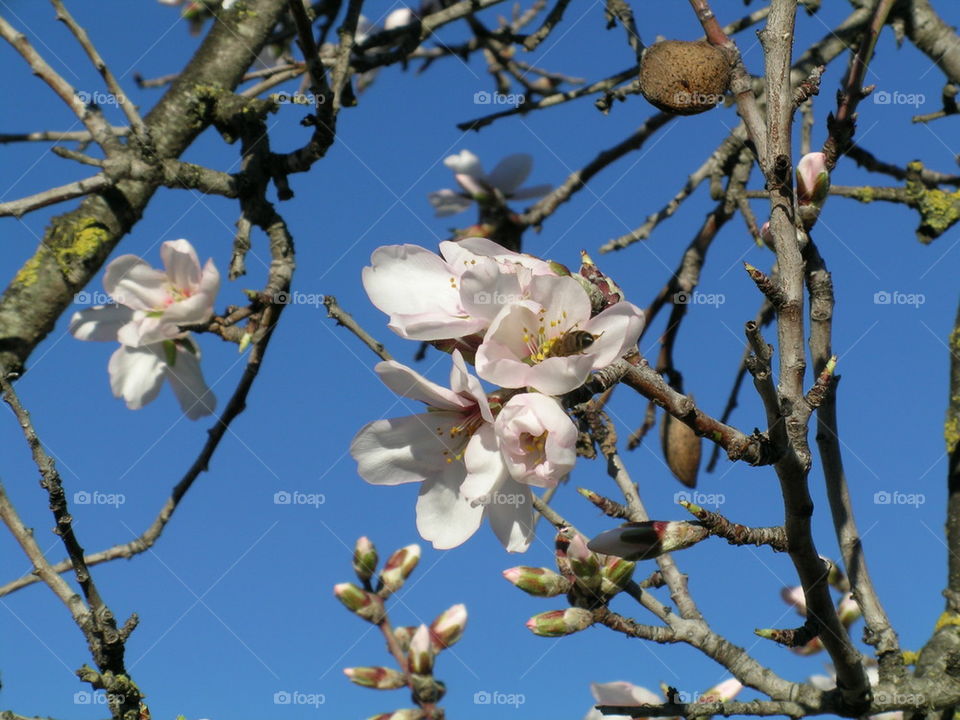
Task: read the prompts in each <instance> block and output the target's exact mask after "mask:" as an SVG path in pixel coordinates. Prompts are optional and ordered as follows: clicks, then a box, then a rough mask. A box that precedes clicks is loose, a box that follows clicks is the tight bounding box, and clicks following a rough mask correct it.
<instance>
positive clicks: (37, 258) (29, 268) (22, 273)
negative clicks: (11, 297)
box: [13, 246, 47, 288]
mask: <svg viewBox="0 0 960 720" xmlns="http://www.w3.org/2000/svg"><path fill="white" fill-rule="evenodd" d="M46 252H47V249H46V248H45V247H43V246H41V247H40V249H39V250H37V252H36V253H35V254H34V256H33V257H32V258H30V259H29V260H27V261H26V262H25V263H24V264H23V267H22V268H20V270H19V271H18V272H17V274H16V275H15V276H14V278H13V284H14V285H15V286H18V287H22V288H28V287H30V286H31V285H33V284H34V283H36V282H37V278H38V270H39V269H40V266H41V265H42V264H43V260H42V259H41V255H43V254H45V253H46Z"/></svg>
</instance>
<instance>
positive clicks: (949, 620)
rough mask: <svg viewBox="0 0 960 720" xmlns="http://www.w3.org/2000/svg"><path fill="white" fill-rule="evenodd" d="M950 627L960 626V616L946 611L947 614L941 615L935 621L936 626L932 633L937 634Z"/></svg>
mask: <svg viewBox="0 0 960 720" xmlns="http://www.w3.org/2000/svg"><path fill="white" fill-rule="evenodd" d="M951 625H958V626H960V615H957V614H956V613H952V612H949V611H947V612H945V613H943V614H942V615H941V616H940V617H939V618H938V619H937V624H936V626H935V627H934V628H933V631H934V632H937V631H939V630H943V628H945V627H949V626H951Z"/></svg>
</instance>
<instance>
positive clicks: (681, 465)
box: [660, 411, 700, 488]
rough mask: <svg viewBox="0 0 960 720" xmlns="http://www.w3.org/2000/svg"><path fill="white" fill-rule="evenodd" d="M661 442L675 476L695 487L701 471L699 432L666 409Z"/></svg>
mask: <svg viewBox="0 0 960 720" xmlns="http://www.w3.org/2000/svg"><path fill="white" fill-rule="evenodd" d="M660 444H661V445H662V446H663V457H664V458H665V459H666V461H667V467H669V468H670V472H672V473H673V476H674V477H675V478H677V480H679V481H680V482H681V483H683V484H684V485H686V486H687V487H688V488H695V487H696V486H697V475H698V473H699V472H700V438H699V437H698V436H697V434H696V433H695V432H694V431H693V430H691V429H690V427H689V426H688V425H687V424H685V423H684V422H682V421H680V420H677V419H676V418H675V417H674V416H673V415H671V414H670V413H668V412H666V411H664V412H663V417H662V418H661V419H660Z"/></svg>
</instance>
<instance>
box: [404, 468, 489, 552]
mask: <svg viewBox="0 0 960 720" xmlns="http://www.w3.org/2000/svg"><path fill="white" fill-rule="evenodd" d="M463 478H464V468H463V465H462V464H459V463H451V464H450V465H449V466H448V467H447V468H445V470H444V472H443V473H441V474H439V475H435V476H433V477H431V478H429V479H428V480H427V481H426V482H424V483H423V486H422V487H421V488H420V497H419V498H417V530H419V532H420V535H422V536H423V538H424V539H426V540H429V541H430V542H431V543H433V547H434V548H436V549H437V550H447V549H449V548H453V547H457V546H458V545H462V544H463V543H464V542H466V541H467V540H469V539H470V537H471V536H472V535H473V534H474V533H475V532H476V531H477V529H478V528H479V527H480V522H481V521H482V520H483V505H476V506H474V505H472V504H471V502H470V501H469V500H468V499H467V498H466V497H464V496H463V495H462V494H461V493H460V485H461V483H462V482H463Z"/></svg>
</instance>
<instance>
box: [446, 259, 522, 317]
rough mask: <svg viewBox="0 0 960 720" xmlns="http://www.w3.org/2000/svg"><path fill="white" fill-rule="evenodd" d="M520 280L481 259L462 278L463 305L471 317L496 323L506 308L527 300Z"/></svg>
mask: <svg viewBox="0 0 960 720" xmlns="http://www.w3.org/2000/svg"><path fill="white" fill-rule="evenodd" d="M520 283H521V276H520V275H518V274H517V273H508V272H503V271H502V270H501V268H500V266H499V265H498V264H497V263H496V262H495V261H493V260H486V259H483V258H481V259H480V260H479V261H477V262H476V264H475V265H473V266H472V268H471V269H470V270H467V271H466V272H464V273H463V275H461V276H460V305H461V306H462V307H463V309H464V311H465V312H467V313H469V314H470V316H471V317H480V318H484V319H485V320H486V322H487V323H490V322H492V321H493V319H494V318H495V317H496V316H497V313H499V312H500V310H501V309H502V308H503V307H504V306H505V305H509V304H511V303H515V302H517V301H519V300H523V299H525V294H524V292H523V289H522V288H521V285H520Z"/></svg>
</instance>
